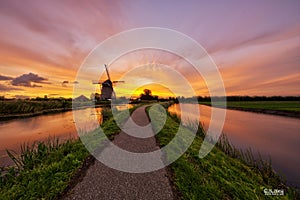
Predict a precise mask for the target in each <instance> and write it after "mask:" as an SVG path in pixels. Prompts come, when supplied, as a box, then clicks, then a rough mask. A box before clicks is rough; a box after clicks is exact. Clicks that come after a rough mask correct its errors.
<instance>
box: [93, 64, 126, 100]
mask: <svg viewBox="0 0 300 200" xmlns="http://www.w3.org/2000/svg"><path fill="white" fill-rule="evenodd" d="M104 67H105V70H106V75H107V78H108V79H107V80H106V81H104V82H99V81H93V84H99V85H100V90H101V99H102V100H108V99H114V98H116V94H115V92H114V89H113V84H115V83H124V81H111V80H110V75H109V72H108V69H107V65H106V64H104Z"/></svg>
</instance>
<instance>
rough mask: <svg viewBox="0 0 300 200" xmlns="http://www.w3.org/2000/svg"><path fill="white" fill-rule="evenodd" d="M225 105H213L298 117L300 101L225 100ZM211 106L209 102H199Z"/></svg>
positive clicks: (299, 114)
mask: <svg viewBox="0 0 300 200" xmlns="http://www.w3.org/2000/svg"><path fill="white" fill-rule="evenodd" d="M226 103H227V105H226V107H225V106H224V105H222V104H221V103H220V102H215V103H214V104H215V105H214V107H217V108H226V109H230V110H240V111H246V112H255V113H263V114H270V115H280V116H286V117H295V118H300V101H227V102H226ZM199 104H202V105H206V106H211V102H199Z"/></svg>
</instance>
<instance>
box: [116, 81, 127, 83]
mask: <svg viewBox="0 0 300 200" xmlns="http://www.w3.org/2000/svg"><path fill="white" fill-rule="evenodd" d="M113 83H125V81H113Z"/></svg>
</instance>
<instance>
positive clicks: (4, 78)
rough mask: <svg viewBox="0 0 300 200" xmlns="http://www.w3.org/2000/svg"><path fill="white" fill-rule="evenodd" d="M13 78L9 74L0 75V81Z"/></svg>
mask: <svg viewBox="0 0 300 200" xmlns="http://www.w3.org/2000/svg"><path fill="white" fill-rule="evenodd" d="M12 79H13V78H12V77H10V76H3V75H0V81H7V80H12Z"/></svg>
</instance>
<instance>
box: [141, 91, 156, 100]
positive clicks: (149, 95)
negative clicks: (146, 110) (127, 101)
mask: <svg viewBox="0 0 300 200" xmlns="http://www.w3.org/2000/svg"><path fill="white" fill-rule="evenodd" d="M140 98H141V100H154V97H153V96H152V92H151V90H149V89H144V94H141V95H140Z"/></svg>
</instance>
